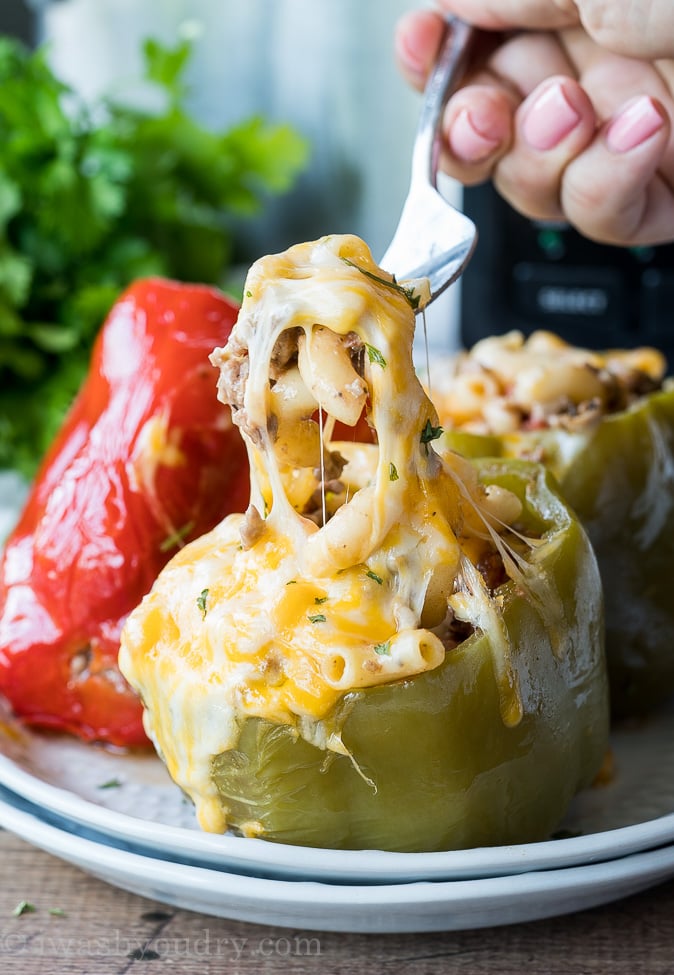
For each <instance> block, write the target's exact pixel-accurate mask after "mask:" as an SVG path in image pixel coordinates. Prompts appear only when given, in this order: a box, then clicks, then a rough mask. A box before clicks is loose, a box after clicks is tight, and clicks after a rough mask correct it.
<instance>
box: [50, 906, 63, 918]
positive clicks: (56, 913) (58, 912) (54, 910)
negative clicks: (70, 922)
mask: <svg viewBox="0 0 674 975" xmlns="http://www.w3.org/2000/svg"><path fill="white" fill-rule="evenodd" d="M48 913H49V914H51V916H52V917H66V912H65V911H64V910H63V908H62V907H50V908H49V912H48Z"/></svg>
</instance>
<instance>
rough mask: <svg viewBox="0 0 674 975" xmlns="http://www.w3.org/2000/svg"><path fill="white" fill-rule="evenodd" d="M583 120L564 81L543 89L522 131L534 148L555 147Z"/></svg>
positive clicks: (527, 110) (531, 107)
mask: <svg viewBox="0 0 674 975" xmlns="http://www.w3.org/2000/svg"><path fill="white" fill-rule="evenodd" d="M579 122H580V115H579V113H578V112H577V111H576V109H575V108H574V107H573V105H572V104H571V103H570V102H569V100H568V99H567V97H566V93H565V92H564V88H563V86H562V85H561V84H560V82H555V83H554V84H552V85H550V86H549V87H547V88H546V89H545V90H544V91H542V92H540V94H538V95H537V96H536V97H535V98H534V100H533V101H532V102H531V104H530V105H528V106H527V109H526V115H525V116H524V120H523V122H522V135H523V136H524V139H525V140H526V142H528V143H529V145H530V146H531V148H532V149H539V150H542V151H545V150H546V149H554V148H555V146H557V145H559V143H560V142H561V141H562V139H564V138H565V137H566V136H567V135H568V134H569V133H570V132H571V131H572V129H574V128H575V127H576V125H578V123H579Z"/></svg>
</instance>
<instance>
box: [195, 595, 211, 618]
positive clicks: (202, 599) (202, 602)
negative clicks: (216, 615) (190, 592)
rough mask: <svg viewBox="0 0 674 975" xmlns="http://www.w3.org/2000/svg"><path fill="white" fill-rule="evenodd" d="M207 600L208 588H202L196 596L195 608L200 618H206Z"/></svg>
mask: <svg viewBox="0 0 674 975" xmlns="http://www.w3.org/2000/svg"><path fill="white" fill-rule="evenodd" d="M207 600H208V589H202V590H201V592H200V593H199V595H198V596H197V609H198V610H199V612H200V613H201V618H202V620H205V619H206V613H207V612H208V607H207V606H206V602H207Z"/></svg>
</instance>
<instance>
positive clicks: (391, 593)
mask: <svg viewBox="0 0 674 975" xmlns="http://www.w3.org/2000/svg"><path fill="white" fill-rule="evenodd" d="M415 287H416V286H409V287H408V286H406V284H405V283H404V282H403V283H399V282H397V281H395V279H393V278H392V277H391V275H389V274H387V273H386V272H385V271H383V270H381V269H380V268H378V267H377V265H376V264H375V263H374V261H373V260H372V256H371V254H370V252H369V250H368V249H367V247H366V246H365V244H364V243H363V242H362V241H360V240H359V239H358V238H356V237H352V236H333V237H326V238H322V239H321V240H319V241H316V242H313V243H308V244H301V245H297V246H296V247H293V248H290V249H289V250H288V251H287V252H285V253H284V254H280V255H273V256H270V257H266V258H262V259H261V260H260V261H258V262H257V263H256V264H255V265H254V266H253V267H252V268H251V271H250V272H249V275H248V279H247V282H246V286H245V295H246V297H245V298H244V301H243V304H242V307H241V311H240V314H239V318H238V320H237V323H236V325H235V327H234V329H233V330H232V333H231V336H230V339H229V341H228V343H227V345H226V346H224V347H223V348H220V349H216V350H215V351H214V352H213V354H212V356H211V360H212V362H213V363H214V364H216V365H217V366H219V368H220V371H221V375H220V382H219V387H218V389H219V395H220V398H221V399H222V400H223V401H224V402H226V403H227V404H228V405H229V406H230V407H231V409H232V416H233V420H234V423H235V424H236V425H237V426H238V427H239V429H240V431H241V434H242V436H243V439H244V442H245V444H246V449H247V451H248V457H249V461H250V470H251V498H250V506H249V508H248V511H247V512H246V514H245V515H232V516H230V517H229V518H226V519H225V520H224V521H223V522H222V523H221V524H220V525H219V526H218V527H216V528H215V529H214V530H213V531H212V532H210V533H209V534H208V535H206V536H204V537H202V538H201V539H199V540H198V541H196V542H195V543H193V544H192V545H188V546H186V547H185V548H184V549H183V550H182V551H181V552H180V553H179V554H178V555H177V556H176V557H175V558H174V559H173V560H172V561H171V563H170V564H169V565H168V566H167V567H166V569H165V570H164V571H163V572H162V573H161V575H160V577H159V578H158V579H157V581H156V583H155V585H154V586H153V588H152V591H151V592H150V593H149V594H148V595H147V596H146V597H145V599H144V600H143V602H142V603H141V605H140V606H139V607H138V608H137V609H136V610H135V612H134V613H133V614H132V615H131V617H130V619H129V621H128V623H127V626H126V628H125V632H124V637H123V644H122V649H121V654H120V664H121V667H122V670H123V673H124V675H125V676H126V678H127V680H129V681H130V682H131V684H132V685H133V687H134V688H135V689H136V690H137V691H138V692H139V694H140V696H141V697H142V700H143V701H144V704H145V728H146V731H147V733H148V735H149V736H150V737H151V738H152V739H153V741H154V742H155V743H156V745H157V748H158V750H159V752H160V753H161V755H162V756H163V758H164V759H165V761H166V764H167V766H168V769H169V771H170V773H171V775H172V776H173V778H174V779H175V781H176V782H177V783H178V784H179V785H180V786H181V788H182V789H183V790H184V791H185V792H186V793H187V794H188V795H189V796H191V798H192V799H193V801H194V803H195V806H196V809H197V814H198V816H199V821H200V822H201V824H202V826H203V827H204V828H205V829H211V830H212V829H215V830H217V829H224V828H227V827H230V828H234V829H238V830H239V831H240V832H241V833H242V834H244V835H247V836H249V835H259V836H263V837H267V838H269V839H275V840H279V839H283V840H289V841H290V842H296V843H304V844H314V845H339V846H344V847H361V846H362V847H372V846H380V847H382V848H386V849H416V850H421V849H427V850H431V849H443V848H450V847H456V846H465V845H470V844H472V843H478V842H479V843H487V842H492V843H500V842H504V843H505V842H511V841H516V840H521V839H525V838H529V839H534V838H541V837H542V836H544V835H545V834H546V832H547V831H548V830H549V829H551V828H552V827H553V826H554V824H555V823H556V822H557V821H558V819H559V818H560V817H561V815H562V814H563V812H564V810H565V808H566V804H567V802H568V800H569V799H570V797H571V796H572V795H573V794H574V793H575V792H576V791H577V789H578V788H580V787H582V786H583V785H584V784H586V783H587V782H588V781H589V779H590V778H591V777H592V775H593V774H594V772H595V771H596V769H597V768H598V766H599V764H600V763H601V759H602V755H603V749H604V747H605V744H606V687H605V674H604V670H603V654H602V632H603V631H602V614H601V593H600V587H599V581H598V576H597V572H596V565H595V562H594V559H593V556H592V553H591V552H590V550H589V547H588V543H587V540H586V538H585V536H584V534H583V532H582V531H581V530H580V529H579V528H578V525H577V523H576V522H575V520H574V518H573V516H572V515H571V514H570V513H569V512H568V511H567V509H566V508H565V507H564V506H563V505H562V504H561V503H560V502H559V500H558V498H557V497H556V496H555V494H554V491H553V490H552V488H551V487H550V485H549V484H548V483H547V481H546V480H545V477H544V474H543V472H542V470H541V469H539V468H537V467H535V466H527V465H524V466H522V465H519V466H518V465H514V466H513V467H512V468H511V467H508V466H507V465H506V466H505V467H496V468H493V469H492V468H481V467H476V466H475V465H472V464H471V463H469V462H467V461H465V460H463V459H462V458H460V457H458V456H456V455H451V456H449V455H446V456H441V455H440V454H439V453H438V452H437V451H436V450H435V445H436V441H437V440H438V439H439V438H440V436H441V434H442V429H441V427H440V426H439V423H438V417H437V413H436V411H435V409H434V407H433V405H432V403H431V402H430V400H429V398H428V396H427V395H426V393H425V391H424V389H423V388H422V386H421V384H420V383H419V381H418V379H417V377H416V375H415V372H414V368H413V363H412V340H413V334H414V325H415V307H416V304H417V301H416V292H415V290H414V288H415ZM363 419H364V420H365V421H366V422H367V424H368V425H369V426H370V427H371V428H373V429H374V431H375V434H376V445H373V444H369V445H364V444H363V445H357V444H353V443H352V444H349V443H348V442H344V441H343V440H342V441H337V440H335V439H334V437H333V434H334V430H335V425H336V424H337V423H338V422H339V423H340V424H342V425H346V426H347V427H349V426H351V427H354V428H357V427H358V425H359V424H360V423H361V421H363ZM542 777H543V778H544V780H545V785H544V786H542V784H541V779H542ZM534 783H535V785H534ZM342 790H343V791H342ZM495 809H498V810H499V814H498V816H496V815H494V810H495Z"/></svg>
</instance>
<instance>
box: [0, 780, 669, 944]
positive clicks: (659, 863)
mask: <svg viewBox="0 0 674 975" xmlns="http://www.w3.org/2000/svg"><path fill="white" fill-rule="evenodd" d="M22 806H23V804H22V800H21V799H17V801H16V803H11V802H7V801H2V800H0V825H2V826H4V827H5V828H6V829H9V830H11V831H12V832H13V833H16V834H17V835H18V836H21V837H22V838H23V839H25V840H27V841H28V842H29V843H32V844H33V845H34V846H37V847H40V848H41V849H43V850H46V851H47V852H49V853H52V854H54V855H55V856H57V857H60V858H61V859H63V860H66V861H68V862H70V863H72V864H75V865H76V866H78V867H80V868H81V869H83V870H85V871H86V872H87V873H90V874H93V875H94V876H96V877H99V878H100V879H101V880H104V881H106V882H107V883H111V884H113V885H115V886H117V887H121V888H123V889H124V890H128V891H131V892H132V893H134V894H140V895H141V896H142V897H148V898H151V899H153V900H158V901H161V902H163V903H165V904H172V905H175V906H176V907H182V908H186V909H187V910H191V911H198V912H200V913H202V914H209V915H212V916H215V917H226V918H232V919H234V920H239V921H252V922H255V923H259V924H273V925H280V926H283V927H292V928H296V929H297V928H299V929H304V930H314V931H351V932H364V933H387V932H421V931H459V930H464V929H468V928H480V927H492V926H494V925H502V924H514V923H519V922H522V921H534V920H539V919H540V918H544V917H551V916H557V915H560V914H569V913H572V912H575V911H579V910H585V909H586V908H590V907H596V906H597V905H598V904H606V903H609V902H610V901H614V900H618V899H619V898H621V897H626V896H628V895H630V894H634V893H637V892H638V891H640V890H644V889H645V888H647V887H651V886H653V885H655V884H657V883H660V882H662V881H664V880H667V879H668V878H669V877H672V876H674V844H673V845H669V846H666V847H662V848H660V849H658V850H649V851H646V852H642V853H634V854H632V855H631V856H626V857H622V858H620V859H616V860H610V861H608V862H606V863H596V864H589V865H585V866H577V867H568V868H564V869H561V870H542V871H538V872H534V873H524V874H518V875H515V876H503V877H488V878H483V879H481V880H450V881H444V882H436V883H429V882H421V883H408V884H380V885H375V886H372V885H360V886H351V885H340V884H326V883H317V882H306V881H288V880H270V879H263V878H259V877H249V876H241V875H239V874H231V873H227V872H225V871H222V870H209V869H208V868H205V867H194V866H189V865H185V864H180V863H173V862H170V861H166V860H158V859H155V858H153V857H151V856H142V855H140V854H138V853H133V852H127V851H126V850H123V849H119V848H117V847H116V846H113V845H107V844H105V843H97V842H92V841H91V840H89V839H85V838H82V837H81V836H77V835H74V834H72V833H70V832H68V831H67V830H62V829H58V828H56V827H55V826H53V825H50V824H48V823H46V822H45V821H44V820H43V819H42V818H41V817H40V816H39V815H37V814H35V813H34V812H32V811H30V810H28V808H25V807H24V808H22Z"/></svg>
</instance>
